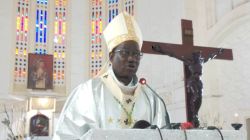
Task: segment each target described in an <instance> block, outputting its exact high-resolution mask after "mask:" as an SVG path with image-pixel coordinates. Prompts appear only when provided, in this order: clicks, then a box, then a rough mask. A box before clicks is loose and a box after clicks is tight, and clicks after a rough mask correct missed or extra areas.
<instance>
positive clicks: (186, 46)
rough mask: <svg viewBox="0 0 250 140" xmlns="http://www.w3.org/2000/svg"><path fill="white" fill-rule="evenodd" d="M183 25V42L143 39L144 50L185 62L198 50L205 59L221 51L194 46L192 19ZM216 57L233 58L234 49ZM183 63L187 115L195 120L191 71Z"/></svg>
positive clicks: (183, 21) (183, 22)
mask: <svg viewBox="0 0 250 140" xmlns="http://www.w3.org/2000/svg"><path fill="white" fill-rule="evenodd" d="M181 27H182V44H170V43H161V42H150V41H143V46H142V52H143V53H149V54H163V55H169V56H171V57H175V58H176V59H179V60H181V61H183V62H184V59H186V60H192V59H193V58H192V57H193V53H194V52H197V51H200V52H201V55H202V58H203V59H204V60H208V59H209V57H210V56H211V54H213V53H215V52H219V51H221V50H220V48H212V47H202V46H194V43H193V28H192V21H190V20H181ZM155 46H157V47H160V49H161V51H155V49H153V48H154V47H155ZM215 59H224V60H233V54H232V50H231V49H223V51H222V53H220V54H218V55H215ZM183 64H184V76H185V79H184V80H185V96H186V115H187V120H188V121H190V122H194V118H193V116H194V114H193V113H192V108H191V106H192V105H190V99H192V97H191V96H192V95H190V94H189V93H188V89H187V86H188V85H187V83H188V81H187V79H189V78H190V76H191V73H190V70H189V69H190V68H189V65H187V64H185V62H184V63H183ZM200 68H201V69H202V64H200ZM200 76H201V74H200ZM200 82H201V81H200ZM201 84H202V83H201ZM200 104H201V102H200ZM196 115H198V114H196ZM198 125H199V124H198ZM196 127H198V126H196Z"/></svg>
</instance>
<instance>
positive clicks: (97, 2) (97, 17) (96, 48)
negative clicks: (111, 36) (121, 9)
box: [90, 0, 103, 76]
mask: <svg viewBox="0 0 250 140" xmlns="http://www.w3.org/2000/svg"><path fill="white" fill-rule="evenodd" d="M91 2H92V3H91V47H90V76H94V75H96V74H97V73H98V71H99V70H100V69H101V67H102V61H103V50H102V38H101V36H102V27H103V17H102V16H103V15H102V0H92V1H91Z"/></svg>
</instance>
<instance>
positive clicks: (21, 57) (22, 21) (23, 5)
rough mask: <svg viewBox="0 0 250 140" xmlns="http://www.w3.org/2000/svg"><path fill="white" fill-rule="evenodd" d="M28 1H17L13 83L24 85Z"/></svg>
mask: <svg viewBox="0 0 250 140" xmlns="http://www.w3.org/2000/svg"><path fill="white" fill-rule="evenodd" d="M28 23H29V0H18V1H17V15H16V46H15V66H14V82H15V83H26V75H27V53H28V36H29V34H28V29H29V28H28V27H29V25H28Z"/></svg>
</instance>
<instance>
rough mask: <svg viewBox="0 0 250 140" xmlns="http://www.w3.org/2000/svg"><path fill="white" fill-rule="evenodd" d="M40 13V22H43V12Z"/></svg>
mask: <svg viewBox="0 0 250 140" xmlns="http://www.w3.org/2000/svg"><path fill="white" fill-rule="evenodd" d="M40 12H41V15H40V20H41V21H43V10H41V11H40Z"/></svg>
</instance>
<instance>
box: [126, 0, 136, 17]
mask: <svg viewBox="0 0 250 140" xmlns="http://www.w3.org/2000/svg"><path fill="white" fill-rule="evenodd" d="M124 7H125V11H126V12H128V13H129V14H130V15H134V0H125V5H124Z"/></svg>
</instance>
